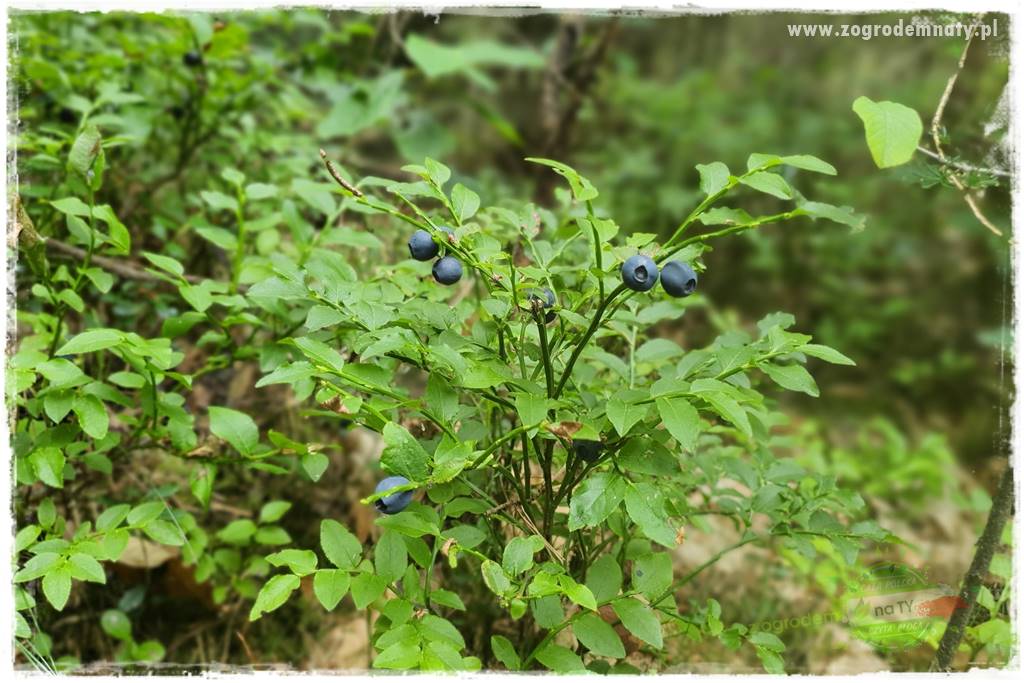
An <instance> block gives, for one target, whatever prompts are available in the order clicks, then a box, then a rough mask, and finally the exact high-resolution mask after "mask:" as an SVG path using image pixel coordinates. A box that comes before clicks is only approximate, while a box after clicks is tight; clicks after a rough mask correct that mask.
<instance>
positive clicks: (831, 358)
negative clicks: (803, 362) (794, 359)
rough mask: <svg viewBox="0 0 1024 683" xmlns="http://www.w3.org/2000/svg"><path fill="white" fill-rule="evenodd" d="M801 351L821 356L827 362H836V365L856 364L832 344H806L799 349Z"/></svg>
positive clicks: (817, 356)
mask: <svg viewBox="0 0 1024 683" xmlns="http://www.w3.org/2000/svg"><path fill="white" fill-rule="evenodd" d="M797 351H799V352H800V353H804V354H806V355H808V356H813V357H815V358H820V359H821V360H823V361H825V362H826V363H834V364H836V365H856V363H854V362H853V360H851V359H850V358H848V357H846V356H844V355H843V354H841V353H839V352H838V351H836V350H835V349H833V348H832V347H830V346H825V345H823V344H804V345H803V346H801V347H799V348H798V349H797Z"/></svg>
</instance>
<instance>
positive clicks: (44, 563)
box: [14, 553, 61, 583]
mask: <svg viewBox="0 0 1024 683" xmlns="http://www.w3.org/2000/svg"><path fill="white" fill-rule="evenodd" d="M60 561H61V556H60V555H59V554H58V553H38V554H37V555H33V556H32V557H31V558H29V560H28V562H26V563H25V566H24V567H22V568H21V569H20V570H19V571H18V573H17V574H15V575H14V583H24V582H26V581H32V580H33V579H38V578H39V577H40V576H42V575H43V574H46V573H47V572H49V571H51V570H52V569H53V568H54V567H56V566H57V565H58V564H59V563H60Z"/></svg>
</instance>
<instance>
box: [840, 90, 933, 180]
mask: <svg viewBox="0 0 1024 683" xmlns="http://www.w3.org/2000/svg"><path fill="white" fill-rule="evenodd" d="M853 111H854V112H855V113H856V114H857V116H859V117H860V119H861V121H863V122H864V137H865V139H866V140H867V143H868V149H869V150H870V151H871V158H872V159H873V160H874V162H875V165H876V166H878V168H890V167H892V166H899V165H900V164H905V163H907V162H908V161H910V158H911V157H912V156H914V152H915V151H916V150H917V145H918V142H919V141H920V139H921V134H922V133H923V132H924V126H922V124H921V117H920V116H919V115H918V113H917V112H916V111H914V110H913V109H911V108H910V107H906V106H904V105H902V104H899V103H897V102H872V101H871V100H870V99H868V98H867V97H863V96H861V97H858V98H857V99H856V100H854V101H853Z"/></svg>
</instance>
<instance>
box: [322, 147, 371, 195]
mask: <svg viewBox="0 0 1024 683" xmlns="http://www.w3.org/2000/svg"><path fill="white" fill-rule="evenodd" d="M320 158H321V159H323V160H324V164H325V165H326V166H327V172H328V173H330V174H331V177H332V178H334V182H336V183H338V184H339V185H341V186H342V187H343V188H345V189H346V190H348V191H349V192H351V193H352V194H354V195H355V196H357V197H362V196H363V193H362V192H361V191H360V190H359V189H358V188H357V187H356V186H354V185H353V184H352V183H350V182H348V181H347V180H345V179H344V178H342V177H341V175H340V174H339V173H338V170H337V169H336V168H334V164H332V163H331V160H330V159H328V158H327V152H325V151H323V150H322V149H321V150H320Z"/></svg>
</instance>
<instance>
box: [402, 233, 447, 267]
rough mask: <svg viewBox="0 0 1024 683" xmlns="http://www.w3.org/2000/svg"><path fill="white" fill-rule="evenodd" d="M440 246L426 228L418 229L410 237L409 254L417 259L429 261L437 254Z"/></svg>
mask: <svg viewBox="0 0 1024 683" xmlns="http://www.w3.org/2000/svg"><path fill="white" fill-rule="evenodd" d="M439 250H440V248H439V247H438V246H437V242H435V241H434V238H433V237H431V236H430V233H429V232H427V231H426V230H417V231H416V232H414V233H413V234H412V237H410V238H409V255H410V256H412V257H413V258H414V259H416V260H417V261H429V260H430V259H432V258H434V257H435V256H437V252H438V251H439Z"/></svg>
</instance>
